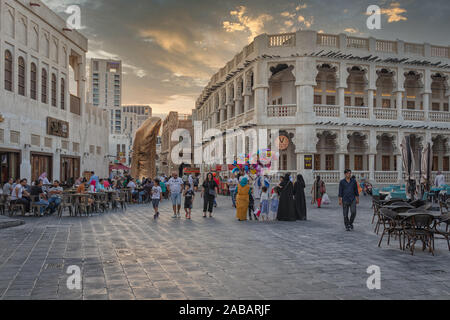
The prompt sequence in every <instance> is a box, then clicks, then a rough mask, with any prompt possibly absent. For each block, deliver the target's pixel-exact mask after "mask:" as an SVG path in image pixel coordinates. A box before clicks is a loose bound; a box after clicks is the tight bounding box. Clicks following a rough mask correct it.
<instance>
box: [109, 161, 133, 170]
mask: <svg viewBox="0 0 450 320" xmlns="http://www.w3.org/2000/svg"><path fill="white" fill-rule="evenodd" d="M112 170H124V171H129V170H130V168H128V167H127V166H124V165H123V164H121V163H118V164H110V165H109V171H110V172H111V171H112Z"/></svg>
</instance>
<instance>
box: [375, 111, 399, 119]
mask: <svg viewBox="0 0 450 320" xmlns="http://www.w3.org/2000/svg"><path fill="white" fill-rule="evenodd" d="M373 114H374V115H375V118H376V119H377V120H397V109H386V108H381V109H380V108H375V109H373Z"/></svg>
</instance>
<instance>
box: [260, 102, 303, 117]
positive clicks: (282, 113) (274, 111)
mask: <svg viewBox="0 0 450 320" xmlns="http://www.w3.org/2000/svg"><path fill="white" fill-rule="evenodd" d="M296 112H297V105H296V104H284V105H269V106H267V116H268V117H294V116H295V114H296Z"/></svg>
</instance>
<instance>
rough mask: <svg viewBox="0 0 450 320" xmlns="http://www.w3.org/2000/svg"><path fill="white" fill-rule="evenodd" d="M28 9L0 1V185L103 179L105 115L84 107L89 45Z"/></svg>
mask: <svg viewBox="0 0 450 320" xmlns="http://www.w3.org/2000/svg"><path fill="white" fill-rule="evenodd" d="M33 4H38V5H39V6H36V5H33V6H31V4H30V2H29V1H22V0H14V1H12V0H8V1H5V0H1V1H0V16H1V19H0V20H1V21H2V23H1V25H0V52H1V59H0V84H1V85H0V113H1V114H2V116H3V117H4V121H3V122H2V123H0V133H1V134H0V153H1V156H2V161H3V160H5V161H6V162H3V164H2V168H1V169H2V177H1V179H2V180H4V179H5V178H7V177H13V178H19V177H22V178H28V179H32V178H36V177H37V176H38V175H39V174H40V173H42V172H40V171H44V170H45V171H48V175H49V177H51V178H53V179H60V180H63V181H65V180H68V179H70V178H76V177H77V176H79V175H82V174H83V172H84V171H91V170H94V171H96V173H98V174H99V175H100V176H107V170H108V169H107V163H108V162H107V156H106V154H107V150H108V141H107V137H106V138H103V137H105V132H106V136H107V133H108V123H109V119H108V114H106V113H105V112H103V111H102V110H93V109H92V107H90V106H89V105H86V103H85V86H86V77H85V68H86V52H87V50H88V45H87V39H86V38H85V37H84V36H82V35H81V34H80V33H78V32H77V31H75V30H71V31H68V30H65V28H66V22H65V21H64V20H63V19H62V18H61V17H59V16H58V15H57V14H55V13H54V12H53V11H51V10H50V9H49V8H48V7H46V6H45V5H44V4H43V3H42V2H41V1H38V0H36V1H33ZM71 80H72V81H71ZM49 118H51V119H55V121H53V122H50V123H52V125H51V128H49V125H48V123H49ZM58 128H59V129H61V130H63V131H64V134H60V132H59V131H58V130H59V129H58ZM5 163H6V166H5Z"/></svg>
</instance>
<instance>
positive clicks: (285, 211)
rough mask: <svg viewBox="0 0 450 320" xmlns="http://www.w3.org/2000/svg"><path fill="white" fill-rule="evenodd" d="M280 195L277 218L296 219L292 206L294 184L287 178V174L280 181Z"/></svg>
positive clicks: (281, 219) (284, 219)
mask: <svg viewBox="0 0 450 320" xmlns="http://www.w3.org/2000/svg"><path fill="white" fill-rule="evenodd" d="M280 189H281V195H280V201H279V205H278V212H277V219H278V220H280V221H296V220H297V219H296V215H295V206H294V186H293V185H292V182H291V180H290V179H289V174H286V175H285V176H284V177H283V181H282V182H281V183H280Z"/></svg>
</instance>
